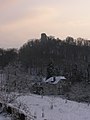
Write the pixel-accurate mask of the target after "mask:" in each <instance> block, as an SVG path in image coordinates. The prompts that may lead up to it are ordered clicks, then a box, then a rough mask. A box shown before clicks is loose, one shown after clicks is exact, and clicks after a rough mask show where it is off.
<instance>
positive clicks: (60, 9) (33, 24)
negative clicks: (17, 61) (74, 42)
mask: <svg viewBox="0 0 90 120" xmlns="http://www.w3.org/2000/svg"><path fill="white" fill-rule="evenodd" d="M42 32H45V33H46V34H47V35H53V36H55V37H59V38H61V39H64V38H66V37H67V36H72V37H75V38H77V37H83V38H87V39H90V0H0V47H3V48H10V47H15V48H19V47H20V46H22V45H23V44H24V43H25V42H27V41H28V39H33V38H40V34H41V33H42Z"/></svg>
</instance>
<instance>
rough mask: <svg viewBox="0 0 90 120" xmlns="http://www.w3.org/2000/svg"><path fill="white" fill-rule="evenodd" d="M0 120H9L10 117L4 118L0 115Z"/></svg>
mask: <svg viewBox="0 0 90 120" xmlns="http://www.w3.org/2000/svg"><path fill="white" fill-rule="evenodd" d="M0 120H11V119H10V117H5V116H3V115H0Z"/></svg>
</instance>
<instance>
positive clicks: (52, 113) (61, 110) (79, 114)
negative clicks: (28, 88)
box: [14, 95, 90, 120]
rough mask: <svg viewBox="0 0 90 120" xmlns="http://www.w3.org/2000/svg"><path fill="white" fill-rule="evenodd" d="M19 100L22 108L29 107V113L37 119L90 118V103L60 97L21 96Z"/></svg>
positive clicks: (68, 119) (79, 119) (70, 119)
mask: <svg viewBox="0 0 90 120" xmlns="http://www.w3.org/2000/svg"><path fill="white" fill-rule="evenodd" d="M17 102H18V104H19V105H21V109H26V108H27V109H28V110H26V111H28V112H27V114H29V115H30V114H31V116H34V118H35V120H90V106H89V105H88V104H83V103H77V102H73V101H69V100H65V99H62V98H60V97H53V96H44V97H42V96H38V95H29V96H20V97H18V98H17V100H16V103H17ZM14 104H15V103H14ZM23 106H26V108H25V107H24V108H23ZM19 107H20V106H19Z"/></svg>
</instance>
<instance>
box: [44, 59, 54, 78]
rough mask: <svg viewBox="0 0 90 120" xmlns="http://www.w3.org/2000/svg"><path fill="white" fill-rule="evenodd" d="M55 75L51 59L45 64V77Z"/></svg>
mask: <svg viewBox="0 0 90 120" xmlns="http://www.w3.org/2000/svg"><path fill="white" fill-rule="evenodd" d="M54 75H55V70H54V64H53V61H52V60H51V61H50V63H49V64H48V66H47V77H46V79H48V78H50V77H52V76H54Z"/></svg>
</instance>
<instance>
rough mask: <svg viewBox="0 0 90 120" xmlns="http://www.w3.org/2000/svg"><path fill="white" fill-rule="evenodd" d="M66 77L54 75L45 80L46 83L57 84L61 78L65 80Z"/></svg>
mask: <svg viewBox="0 0 90 120" xmlns="http://www.w3.org/2000/svg"><path fill="white" fill-rule="evenodd" d="M65 79H66V78H65V77H64V76H54V77H50V78H49V79H47V80H44V82H45V83H50V84H57V83H58V82H59V81H61V80H65Z"/></svg>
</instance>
